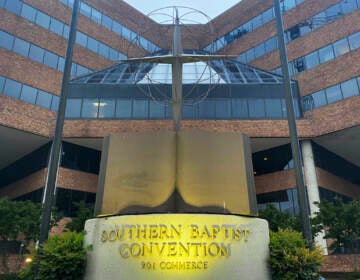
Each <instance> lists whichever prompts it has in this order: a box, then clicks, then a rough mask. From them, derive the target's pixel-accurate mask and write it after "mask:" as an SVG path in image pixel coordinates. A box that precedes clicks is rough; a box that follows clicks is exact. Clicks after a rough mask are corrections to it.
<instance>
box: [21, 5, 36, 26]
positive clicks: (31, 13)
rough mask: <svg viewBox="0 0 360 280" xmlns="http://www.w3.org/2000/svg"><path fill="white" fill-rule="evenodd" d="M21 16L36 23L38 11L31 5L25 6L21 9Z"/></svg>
mask: <svg viewBox="0 0 360 280" xmlns="http://www.w3.org/2000/svg"><path fill="white" fill-rule="evenodd" d="M21 16H22V17H23V18H26V19H27V20H29V21H32V22H35V17H36V10H35V9H34V8H33V7H30V6H29V5H26V4H23V5H22V9H21Z"/></svg>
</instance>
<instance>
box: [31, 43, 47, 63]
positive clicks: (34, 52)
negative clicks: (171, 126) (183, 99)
mask: <svg viewBox="0 0 360 280" xmlns="http://www.w3.org/2000/svg"><path fill="white" fill-rule="evenodd" d="M29 58H31V59H32V60H34V61H37V62H40V63H43V59H44V50H43V49H42V48H39V47H38V46H35V45H31V46H30V52H29Z"/></svg>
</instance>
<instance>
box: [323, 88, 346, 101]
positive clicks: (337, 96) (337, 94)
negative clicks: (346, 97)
mask: <svg viewBox="0 0 360 280" xmlns="http://www.w3.org/2000/svg"><path fill="white" fill-rule="evenodd" d="M325 92H326V98H327V102H328V103H333V102H336V101H339V100H341V99H342V95H341V90H340V85H335V86H332V87H329V88H327V89H325Z"/></svg>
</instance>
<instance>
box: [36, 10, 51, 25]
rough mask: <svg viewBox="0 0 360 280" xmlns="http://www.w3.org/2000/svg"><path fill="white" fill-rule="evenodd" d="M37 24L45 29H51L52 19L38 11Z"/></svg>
mask: <svg viewBox="0 0 360 280" xmlns="http://www.w3.org/2000/svg"><path fill="white" fill-rule="evenodd" d="M36 24H38V25H40V26H42V27H44V28H45V29H49V25H50V17H49V16H48V15H46V14H44V13H42V12H39V11H38V12H37V15H36Z"/></svg>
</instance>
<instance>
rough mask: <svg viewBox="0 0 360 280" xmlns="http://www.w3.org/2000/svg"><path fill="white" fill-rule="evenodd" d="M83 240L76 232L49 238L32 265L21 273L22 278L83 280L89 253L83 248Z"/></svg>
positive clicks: (81, 235) (28, 279) (35, 279)
mask: <svg viewBox="0 0 360 280" xmlns="http://www.w3.org/2000/svg"><path fill="white" fill-rule="evenodd" d="M83 239H84V235H83V234H82V233H74V232H65V233H64V234H62V235H56V236H51V237H49V239H48V241H47V242H45V243H44V246H43V248H42V250H41V252H40V254H39V255H38V256H37V257H36V258H35V259H34V261H33V263H32V265H30V266H29V267H27V268H26V269H25V270H23V271H21V272H20V278H21V279H26V280H30V279H32V280H33V279H34V280H58V279H62V280H75V279H76V280H78V279H82V276H83V274H84V271H85V265H86V251H87V249H85V248H84V247H83ZM36 266H37V273H36V276H35V269H36Z"/></svg>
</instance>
